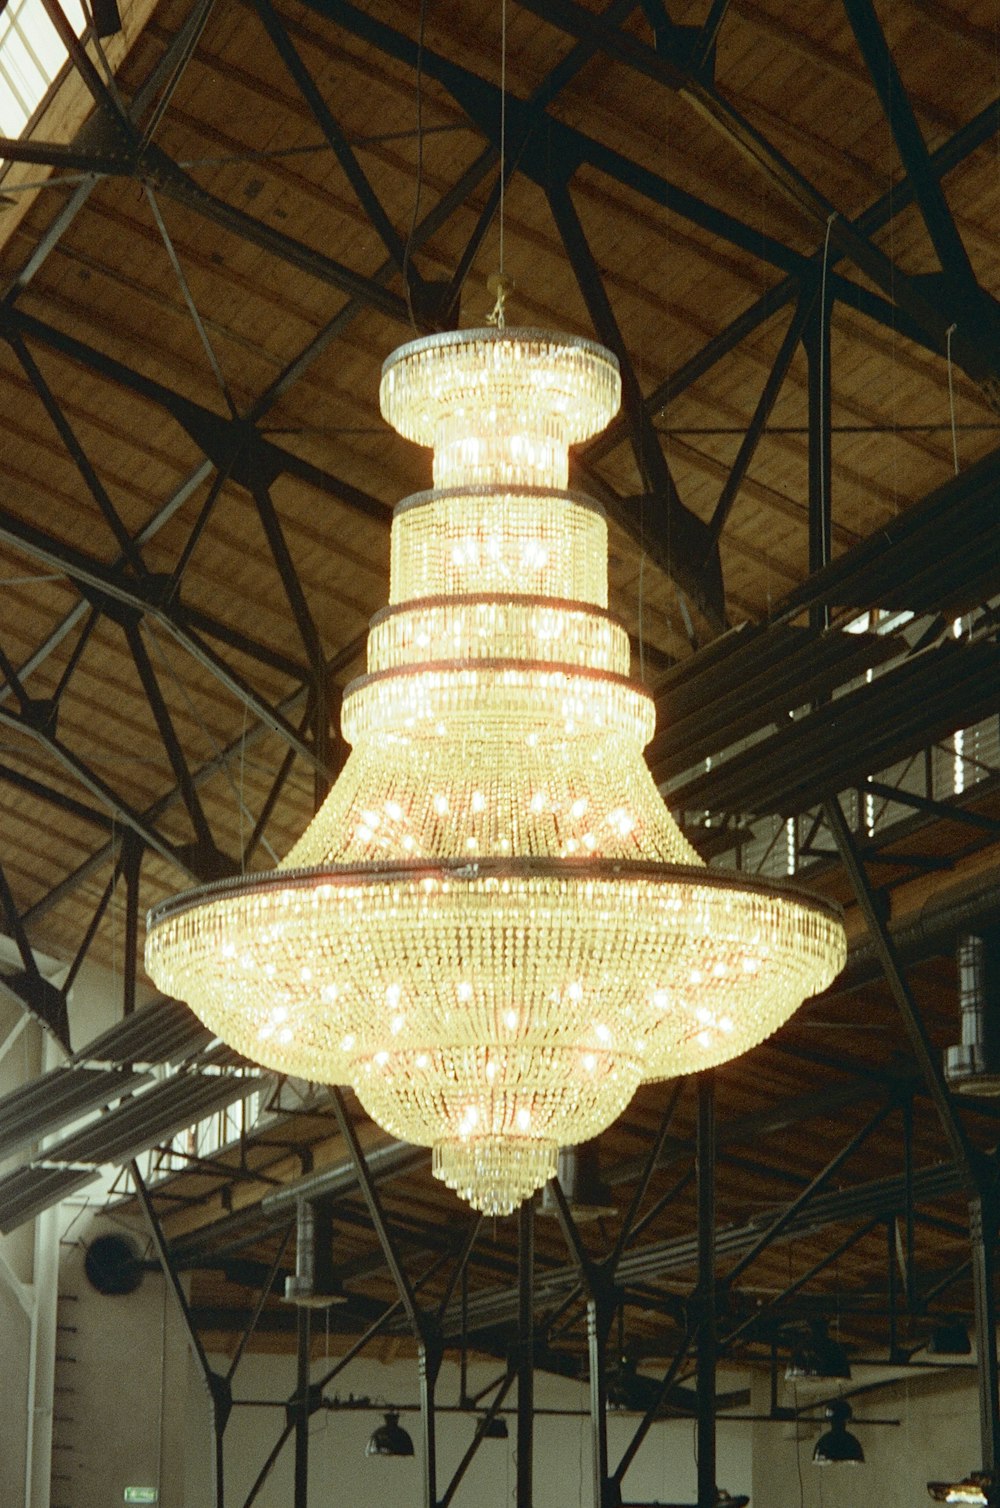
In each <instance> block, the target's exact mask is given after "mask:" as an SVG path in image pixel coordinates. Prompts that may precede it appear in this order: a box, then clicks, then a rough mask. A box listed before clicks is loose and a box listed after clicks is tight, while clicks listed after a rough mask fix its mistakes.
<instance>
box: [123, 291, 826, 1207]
mask: <svg viewBox="0 0 1000 1508" xmlns="http://www.w3.org/2000/svg"><path fill="white" fill-rule="evenodd" d="M620 390H621V384H620V379H619V373H618V365H617V362H616V360H615V358H614V357H613V356H612V355H611V354H610V353H609V352H608V351H606V350H604V349H602V348H601V347H599V346H596V345H594V344H592V343H591V342H590V341H587V340H581V339H576V338H573V337H570V336H563V335H553V334H548V333H545V332H541V331H536V330H523V329H506V328H504V327H503V324H502V318H501V323H500V325H499V327H497V328H486V329H479V330H465V331H451V332H447V333H445V334H441V335H433V336H428V337H426V338H423V339H420V340H415V341H412V342H410V343H409V344H408V345H405V346H403V347H401V348H400V349H399V350H398V351H396V352H395V353H394V355H392V356H391V357H390V358H389V359H388V361H387V362H386V363H385V366H384V368H383V374H382V385H381V395H380V396H381V405H382V413H383V414H384V416H385V417H386V419H387V420H388V421H389V422H390V423H391V424H392V425H393V426H394V427H395V428H396V429H397V430H398V431H399V432H400V433H401V434H402V435H404V436H405V437H407V438H408V439H410V440H414V441H416V442H418V443H419V444H422V445H427V446H433V447H434V487H433V490H432V491H429V492H422V493H418V494H417V495H416V496H413V497H409V498H407V499H406V500H405V501H404V502H402V503H400V504H399V505H398V507H397V508H396V512H395V516H394V519H393V526H392V543H391V574H390V598H389V605H388V607H387V608H385V609H384V610H383V611H382V612H380V613H378V614H377V615H376V616H375V618H374V619H373V620H372V625H371V633H370V635H369V640H368V673H367V674H366V675H364V676H361V677H360V678H359V679H358V680H356V681H354V682H353V683H352V684H351V685H350V686H349V687H348V688H347V690H346V692H345V694H344V700H343V713H342V729H343V734H344V738H345V739H346V740H347V742H348V743H349V744H351V745H352V753H351V755H350V758H349V759H348V760H347V763H346V764H345V766H344V769H343V771H342V772H341V774H340V777H339V778H338V780H337V782H336V784H335V786H334V787H333V789H332V790H331V792H330V794H329V796H328V797H327V799H326V802H325V803H324V805H323V807H322V808H321V810H320V811H319V813H318V814H317V816H316V817H315V818H314V820H313V822H312V823H311V824H310V826H309V828H308V829H307V831H306V832H305V834H304V835H303V837H302V838H301V839H300V841H299V842H298V843H297V844H296V845H295V847H294V848H293V849H292V851H291V853H290V854H289V855H288V857H287V858H286V859H285V861H284V863H283V864H281V865H280V867H279V868H278V869H277V870H275V871H273V872H271V873H267V874H259V875H248V876H245V877H241V878H239V879H235V880H231V881H223V882H221V883H219V884H215V885H209V886H205V887H203V888H201V889H199V890H196V891H192V892H189V893H188V894H186V895H182V896H179V897H178V898H177V899H175V900H172V901H170V902H168V903H166V904H164V905H161V906H160V907H158V908H157V909H156V910H155V911H154V912H152V914H151V916H150V922H149V930H148V934H147V942H146V964H147V968H148V970H149V973H150V975H151V976H152V978H153V979H154V980H155V981H156V983H157V984H158V985H159V987H160V988H161V989H163V990H165V991H167V992H168V993H170V994H172V995H175V996H178V997H180V998H181V999H184V1000H187V1001H189V1002H190V1004H191V1006H192V1008H193V1009H194V1010H195V1011H196V1013H197V1014H198V1015H199V1016H200V1017H201V1019H202V1020H203V1021H204V1022H205V1023H206V1025H208V1026H209V1027H211V1028H212V1030H214V1031H215V1032H217V1033H218V1035H219V1036H221V1037H222V1038H224V1039H225V1040H226V1041H227V1042H229V1043H230V1044H231V1045H232V1046H233V1047H235V1048H237V1049H238V1050H239V1051H240V1052H242V1053H244V1054H246V1055H247V1056H248V1057H250V1058H253V1059H254V1060H256V1061H258V1062H260V1063H263V1064H265V1065H267V1066H268V1067H270V1068H274V1069H277V1070H279V1071H280V1072H283V1073H289V1074H295V1075H299V1076H301V1077H303V1078H307V1079H312V1080H316V1081H320V1082H326V1083H349V1084H351V1085H353V1087H354V1089H355V1091H356V1092H357V1094H358V1097H359V1098H360V1100H361V1102H362V1104H363V1105H364V1107H365V1109H366V1110H367V1111H368V1113H369V1114H370V1115H371V1116H372V1118H373V1119H374V1120H375V1121H377V1122H378V1123H379V1125H381V1126H383V1127H384V1128H385V1129H386V1130H387V1131H388V1132H390V1133H391V1134H392V1135H394V1136H398V1137H401V1138H403V1139H404V1140H407V1141H411V1142H416V1143H419V1144H421V1145H425V1146H430V1147H432V1148H433V1169H434V1172H435V1174H436V1176H437V1177H439V1178H441V1179H443V1180H444V1182H445V1183H447V1184H448V1185H449V1186H450V1187H451V1188H453V1189H456V1190H457V1191H458V1192H459V1193H460V1194H461V1195H462V1197H463V1198H465V1199H467V1200H468V1201H469V1202H470V1203H471V1204H472V1205H474V1206H475V1207H476V1208H477V1209H480V1210H483V1211H485V1212H487V1213H490V1214H504V1213H507V1212H509V1211H510V1210H512V1209H513V1208H514V1207H515V1206H516V1205H517V1204H519V1203H520V1202H521V1201H522V1200H523V1199H525V1198H526V1197H527V1196H528V1195H530V1194H531V1193H532V1192H533V1190H535V1189H537V1188H539V1187H540V1186H541V1185H542V1184H544V1183H545V1182H546V1180H547V1179H549V1178H551V1177H552V1176H553V1174H554V1173H555V1171H556V1158H557V1154H558V1151H559V1148H560V1147H561V1146H570V1145H575V1144H578V1143H580V1142H585V1141H587V1140H588V1139H589V1138H591V1137H593V1136H596V1135H597V1134H598V1133H599V1132H600V1131H602V1130H604V1128H605V1127H606V1126H608V1125H609V1124H610V1123H611V1122H612V1121H613V1120H614V1119H615V1117H616V1116H617V1115H618V1114H619V1113H620V1112H621V1111H622V1110H623V1109H624V1107H625V1106H626V1105H627V1104H628V1101H629V1100H630V1098H631V1096H632V1094H633V1093H634V1091H635V1089H636V1087H637V1085H638V1084H639V1083H640V1082H641V1081H642V1080H644V1079H659V1078H666V1077H671V1076H673V1075H676V1074H680V1073H687V1072H690V1071H692V1070H698V1069H703V1068H709V1067H711V1066H712V1065H714V1064H718V1063H721V1062H724V1061H726V1060H727V1059H729V1058H732V1057H734V1056H736V1055H737V1054H739V1053H743V1052H746V1051H747V1049H748V1048H751V1047H753V1046H754V1045H755V1044H756V1043H758V1042H760V1041H761V1040H762V1039H763V1038H764V1037H766V1036H768V1035H769V1034H770V1033H771V1032H773V1031H774V1030H775V1028H776V1027H778V1026H779V1025H781V1023H782V1022H783V1021H785V1020H786V1019H787V1017H788V1016H790V1015H791V1013H792V1012H793V1011H794V1010H795V1009H796V1008H797V1006H798V1005H799V1004H800V1003H801V1001H802V1000H803V998H804V997H805V996H807V995H810V994H813V993H814V992H816V991H817V990H821V989H823V988H825V987H826V986H827V985H828V984H829V983H830V981H831V980H832V979H833V978H834V976H835V975H836V974H837V973H838V971H839V970H840V969H841V967H842V966H843V963H844V959H845V953H846V944H845V937H844V931H843V926H842V924H841V921H840V919H839V914H838V913H837V912H836V910H835V908H832V907H830V906H829V905H828V904H827V903H826V902H824V901H821V900H818V899H815V898H813V897H810V896H807V895H804V894H802V893H801V892H797V891H795V890H794V889H792V888H790V887H788V886H785V885H781V884H775V883H771V882H768V883H764V882H762V881H757V880H752V879H749V880H748V879H746V878H744V877H743V876H740V875H730V874H722V873H720V872H718V871H716V870H710V869H708V868H706V867H705V865H704V864H703V863H702V862H701V860H700V859H699V857H698V855H697V854H696V853H695V851H694V849H693V848H692V847H691V845H690V844H689V843H688V841H687V839H686V838H684V837H683V835H682V834H681V832H680V829H679V828H678V827H677V825H676V823H675V822H674V820H673V818H672V817H671V815H670V813H669V812H668V811H667V808H666V806H665V805H664V803H663V801H662V799H661V797H660V795H659V792H658V790H657V788H656V785H655V784H654V782H653V779H652V777H651V775H650V773H649V770H648V768H647V767H646V764H645V762H644V760H643V757H642V750H643V748H644V747H645V745H646V744H647V743H648V741H649V739H650V737H651V736H652V733H653V725H654V709H653V703H652V699H651V698H650V697H649V695H648V694H647V693H646V692H645V691H644V690H643V688H642V687H641V686H639V685H637V684H635V683H634V682H633V681H631V680H630V679H629V642H628V636H627V634H626V632H625V629H624V628H623V627H622V625H621V624H620V623H619V622H618V621H617V620H616V619H615V618H613V617H612V616H611V615H610V614H609V612H608V610H607V560H608V543H607V526H606V523H605V519H604V515H603V512H602V510H601V508H600V507H599V506H598V504H596V503H595V502H594V501H593V500H592V499H591V498H589V497H586V496H584V495H582V494H580V493H578V492H572V491H569V490H567V480H568V447H569V446H570V445H571V444H574V443H576V442H579V441H582V440H586V439H588V438H589V437H590V436H593V435H595V434H597V433H598V432H599V431H600V430H602V429H603V428H604V427H605V426H606V425H607V424H608V423H609V421H610V420H611V419H612V418H613V416H614V415H615V413H616V412H617V409H618V406H619V400H620Z"/></svg>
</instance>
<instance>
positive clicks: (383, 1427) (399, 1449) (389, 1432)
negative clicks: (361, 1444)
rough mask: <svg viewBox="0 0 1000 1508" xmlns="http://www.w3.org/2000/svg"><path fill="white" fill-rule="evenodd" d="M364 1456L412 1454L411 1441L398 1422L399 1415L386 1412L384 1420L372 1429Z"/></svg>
mask: <svg viewBox="0 0 1000 1508" xmlns="http://www.w3.org/2000/svg"><path fill="white" fill-rule="evenodd" d="M365 1455H366V1456H412V1455H413V1441H412V1440H411V1439H410V1436H409V1435H408V1434H407V1433H406V1430H405V1429H404V1428H403V1426H402V1425H401V1424H400V1422H399V1415H398V1414H394V1413H388V1414H386V1415H385V1422H384V1423H383V1424H380V1425H379V1426H378V1428H377V1429H375V1430H373V1431H372V1436H371V1439H370V1440H369V1441H368V1444H367V1446H366V1447H365Z"/></svg>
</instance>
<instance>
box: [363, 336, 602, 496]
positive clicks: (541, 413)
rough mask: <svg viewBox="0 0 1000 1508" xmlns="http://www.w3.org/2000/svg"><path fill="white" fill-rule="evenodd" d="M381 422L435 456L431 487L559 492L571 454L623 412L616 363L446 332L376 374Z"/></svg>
mask: <svg viewBox="0 0 1000 1508" xmlns="http://www.w3.org/2000/svg"><path fill="white" fill-rule="evenodd" d="M379 398H380V401H381V405H382V413H383V414H384V415H385V418H386V419H387V420H388V421H389V423H390V424H391V425H392V426H393V428H394V429H396V430H398V431H399V433H400V434H401V435H403V436H404V437H405V438H406V439H407V440H415V441H416V442H417V444H418V445H430V446H433V447H434V485H435V487H462V486H465V487H469V486H475V485H476V484H478V483H484V484H485V485H487V486H490V487H495V486H502V485H518V484H519V485H521V486H532V485H534V486H541V487H565V486H566V481H567V476H568V469H569V462H568V448H569V446H570V445H576V444H578V443H579V442H580V441H582V440H589V439H590V438H591V436H593V435H596V434H600V432H601V430H602V429H605V428H606V427H607V425H608V424H609V423H610V422H611V420H612V419H613V418H614V416H615V414H616V413H617V412H618V406H619V404H620V402H621V377H620V376H619V371H618V362H617V361H616V359H615V358H614V356H612V354H611V352H610V351H606V350H605V349H604V347H603V346H598V345H595V344H594V342H593V341H590V340H583V339H580V338H577V337H573V336H569V335H552V334H550V333H548V332H547V331H545V330H507V329H503V330H498V329H493V328H486V329H481V330H450V331H446V332H445V333H444V334H441V335H430V336H424V337H423V338H422V339H420V340H413V341H410V343H409V344H408V345H405V346H400V348H399V349H398V350H397V351H395V352H393V354H392V355H391V356H390V357H389V358H388V359H387V360H386V362H385V364H384V365H383V367H382V386H381V389H380V392H379Z"/></svg>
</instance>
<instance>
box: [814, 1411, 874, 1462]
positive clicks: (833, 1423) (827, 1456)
mask: <svg viewBox="0 0 1000 1508" xmlns="http://www.w3.org/2000/svg"><path fill="white" fill-rule="evenodd" d="M826 1417H827V1419H828V1420H829V1421H830V1428H829V1429H828V1430H827V1431H826V1434H824V1435H820V1437H819V1439H818V1440H817V1441H816V1444H815V1446H814V1448H813V1464H814V1465H816V1466H863V1465H864V1461H865V1453H864V1451H863V1450H862V1448H861V1441H860V1440H859V1439H858V1437H857V1435H852V1434H851V1432H850V1430H849V1429H848V1428H847V1421H848V1420H849V1419H850V1417H851V1405H850V1404H849V1403H845V1402H844V1400H843V1399H842V1398H838V1399H836V1400H835V1401H834V1402H833V1403H831V1404H830V1405H829V1407H828V1408H827V1410H826Z"/></svg>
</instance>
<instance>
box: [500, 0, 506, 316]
mask: <svg viewBox="0 0 1000 1508" xmlns="http://www.w3.org/2000/svg"><path fill="white" fill-rule="evenodd" d="M506 184H507V0H501V4H500V276H501V278H502V277H503V275H504V264H503V251H504V247H503V232H504V199H505V196H506ZM502 312H503V311H502V310H501V314H502ZM502 328H503V325H502V324H501V329H502Z"/></svg>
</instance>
